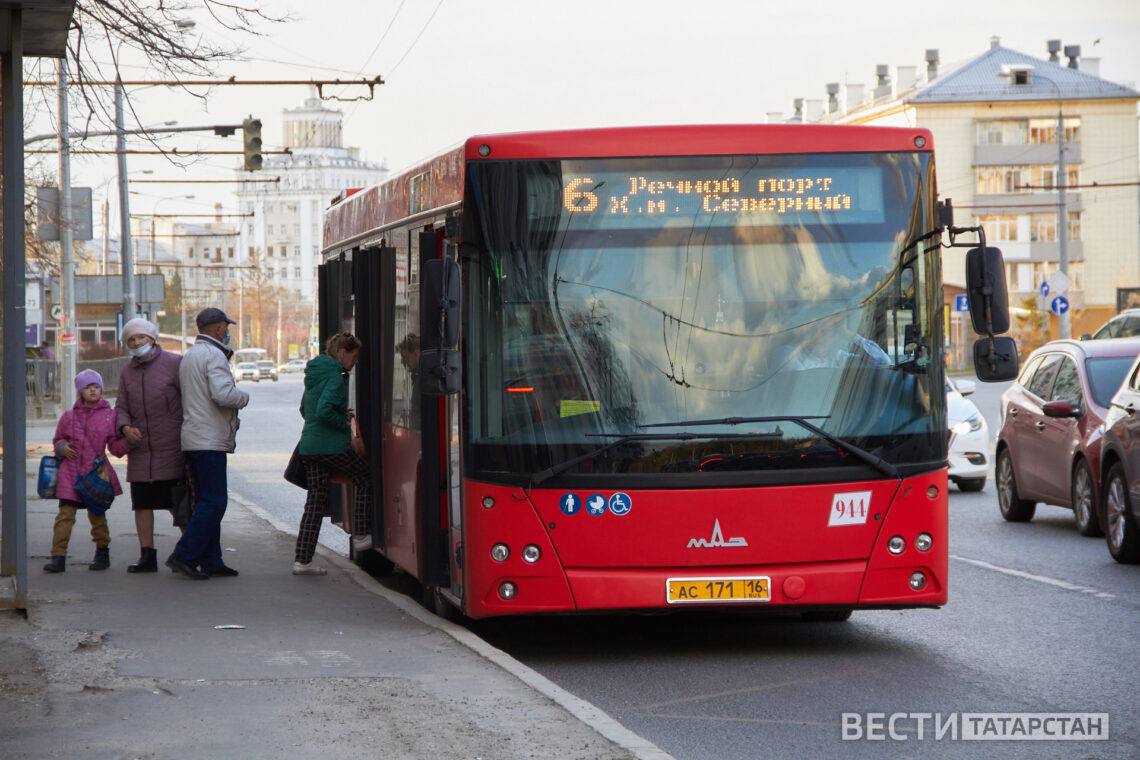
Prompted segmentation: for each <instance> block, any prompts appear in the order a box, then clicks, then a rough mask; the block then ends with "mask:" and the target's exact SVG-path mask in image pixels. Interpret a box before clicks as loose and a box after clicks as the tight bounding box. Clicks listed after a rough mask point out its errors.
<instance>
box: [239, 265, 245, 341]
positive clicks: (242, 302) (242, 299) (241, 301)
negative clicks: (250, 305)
mask: <svg viewBox="0 0 1140 760" xmlns="http://www.w3.org/2000/svg"><path fill="white" fill-rule="evenodd" d="M244 332H245V277H244V275H241V274H239V275H238V331H237V333H238V335H237V337H238V339H237V347H238V348H242V346H243V341H242V339H241V336H242V334H243V333H244Z"/></svg>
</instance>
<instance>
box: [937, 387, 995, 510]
mask: <svg viewBox="0 0 1140 760" xmlns="http://www.w3.org/2000/svg"><path fill="white" fill-rule="evenodd" d="M976 387H977V386H976V385H975V384H974V381H973V380H947V381H946V423H947V425H948V426H949V428H950V446H949V454H950V481H951V482H952V483H954V484H955V485H957V486H958V488H959V489H960V490H962V491H981V490H982V489H983V488H985V487H986V473H987V471H988V470H989V466H990V463H989V459H988V458H987V452H988V451H989V450H990V428H989V425H987V424H986V418H985V417H983V416H982V413H981V412H979V411H978V407H976V406H975V405H974V402H973V401H970V399H968V398H966V396H969V395H970V394H972V393H973V392H974V390H975V388H976Z"/></svg>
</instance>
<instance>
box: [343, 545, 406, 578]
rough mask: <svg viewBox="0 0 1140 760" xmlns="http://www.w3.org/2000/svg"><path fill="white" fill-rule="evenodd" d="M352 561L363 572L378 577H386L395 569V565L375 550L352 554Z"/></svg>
mask: <svg viewBox="0 0 1140 760" xmlns="http://www.w3.org/2000/svg"><path fill="white" fill-rule="evenodd" d="M352 561H353V562H355V563H356V566H357V567H359V568H360V569H361V570H363V571H364V572H366V573H368V574H369V575H373V576H378V577H387V576H389V575H391V574H392V572H393V571H394V570H395V569H396V564H395V563H394V562H392V560H390V559H388V558H387V557H385V556H384V555H383V554H381V553H380V552H378V551H376V550H375V549H367V550H366V551H362V552H354V553H353V555H352Z"/></svg>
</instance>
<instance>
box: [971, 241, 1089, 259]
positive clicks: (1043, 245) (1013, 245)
mask: <svg viewBox="0 0 1140 760" xmlns="http://www.w3.org/2000/svg"><path fill="white" fill-rule="evenodd" d="M986 243H987V245H992V246H995V247H997V248H1000V249H1001V253H1002V257H1003V258H1004V259H1005V260H1006V261H1011V262H1012V261H1017V262H1033V261H1053V262H1056V261H1060V260H1061V246H1060V244H1059V243H1057V242H1056V241H1040V242H1029V241H1027V240H987V241H986ZM1065 247H1066V250H1067V252H1068V254H1069V261H1084V260H1085V249H1084V244H1083V243H1082V242H1081V241H1080V240H1070V241H1069V242H1068V243H1067V244H1066V246H1065Z"/></svg>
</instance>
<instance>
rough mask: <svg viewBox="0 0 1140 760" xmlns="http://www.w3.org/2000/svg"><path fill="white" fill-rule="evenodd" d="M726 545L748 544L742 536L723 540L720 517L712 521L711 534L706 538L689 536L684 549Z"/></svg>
mask: <svg viewBox="0 0 1140 760" xmlns="http://www.w3.org/2000/svg"><path fill="white" fill-rule="evenodd" d="M728 546H748V541H746V540H745V539H744V536H733V537H732V538H730V539H728V540H727V541H725V540H724V533H723V532H722V531H721V529H720V519H719V518H718V519H715V520H714V521H713V529H712V535H711V536H710V537H708V538H690V539H689V543H688V545H687V546H686V547H685V548H686V549H720V548H724V547H728Z"/></svg>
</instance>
